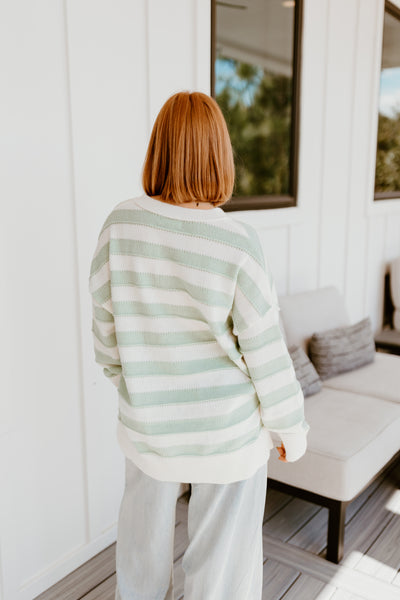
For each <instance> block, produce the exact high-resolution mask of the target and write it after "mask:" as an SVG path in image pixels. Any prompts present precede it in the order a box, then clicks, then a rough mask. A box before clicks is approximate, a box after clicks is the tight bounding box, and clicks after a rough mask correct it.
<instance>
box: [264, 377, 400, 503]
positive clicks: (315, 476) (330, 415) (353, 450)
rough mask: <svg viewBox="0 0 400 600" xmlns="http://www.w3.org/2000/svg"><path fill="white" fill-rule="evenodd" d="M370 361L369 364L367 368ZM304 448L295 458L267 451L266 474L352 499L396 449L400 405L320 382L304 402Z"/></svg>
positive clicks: (329, 495) (397, 445)
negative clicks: (285, 460)
mask: <svg viewBox="0 0 400 600" xmlns="http://www.w3.org/2000/svg"><path fill="white" fill-rule="evenodd" d="M370 368H371V366H369V367H368V369H370ZM305 417H306V420H307V422H308V423H309V425H310V431H309V432H308V435H307V441H308V445H307V451H306V453H305V455H304V456H303V457H302V458H300V459H299V460H298V461H296V462H294V463H282V462H281V461H279V460H278V452H277V451H273V452H271V457H270V459H269V462H268V476H269V477H271V478H272V479H277V480H279V481H281V482H283V483H288V484H290V485H293V486H295V487H299V488H303V489H306V490H309V491H311V492H315V493H317V494H321V495H322V496H328V497H329V498H334V499H336V500H342V501H346V500H352V499H353V498H354V497H355V496H356V495H357V494H358V493H359V492H360V491H361V490H362V489H363V487H364V486H365V485H366V484H367V483H368V482H369V481H370V479H372V478H373V477H374V476H375V475H376V473H378V472H379V471H380V469H381V468H382V467H384V465H385V464H386V463H387V462H388V461H389V460H390V459H391V458H392V456H394V454H395V453H396V452H397V451H398V450H399V439H400V404H397V403H395V402H388V401H385V400H382V399H380V398H374V397H373V396H368V395H359V394H353V393H352V392H347V391H339V390H336V389H333V388H326V387H324V388H323V389H322V390H321V391H320V392H318V393H317V394H315V395H314V396H310V397H309V398H307V399H306V401H305Z"/></svg>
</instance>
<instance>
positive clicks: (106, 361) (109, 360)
mask: <svg viewBox="0 0 400 600" xmlns="http://www.w3.org/2000/svg"><path fill="white" fill-rule="evenodd" d="M94 354H95V358H96V362H98V363H100V364H101V365H120V364H121V361H120V360H119V359H118V358H113V357H112V356H109V355H108V354H105V353H104V352H100V350H98V349H97V348H95V349H94Z"/></svg>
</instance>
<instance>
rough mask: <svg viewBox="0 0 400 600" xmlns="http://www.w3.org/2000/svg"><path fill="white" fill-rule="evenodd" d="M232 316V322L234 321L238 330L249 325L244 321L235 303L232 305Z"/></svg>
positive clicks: (242, 329)
mask: <svg viewBox="0 0 400 600" xmlns="http://www.w3.org/2000/svg"><path fill="white" fill-rule="evenodd" d="M232 316H233V322H234V323H235V325H236V328H237V330H238V331H244V330H245V329H247V327H248V326H249V325H250V324H249V323H248V322H247V321H246V319H245V318H244V317H243V315H242V313H241V312H240V310H239V309H238V307H237V306H236V304H234V305H233V307H232Z"/></svg>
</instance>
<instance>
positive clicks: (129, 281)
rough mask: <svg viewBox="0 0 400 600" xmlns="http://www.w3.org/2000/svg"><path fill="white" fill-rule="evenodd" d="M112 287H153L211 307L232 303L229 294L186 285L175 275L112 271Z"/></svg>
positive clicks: (186, 283)
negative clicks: (188, 297) (172, 291)
mask: <svg viewBox="0 0 400 600" xmlns="http://www.w3.org/2000/svg"><path fill="white" fill-rule="evenodd" d="M111 284H112V285H135V286H138V287H154V288H158V289H164V290H178V291H184V292H187V293H188V294H189V295H190V296H191V297H192V298H195V299H196V300H199V301H200V302H202V303H203V304H208V305H211V306H224V307H228V306H229V305H230V303H231V302H232V298H231V297H230V296H229V294H225V293H224V292H217V291H215V290H210V289H208V288H205V287H201V286H198V285H193V284H191V283H188V282H187V281H185V280H184V279H182V278H181V277H177V276H175V275H158V274H157V273H137V272H135V271H112V272H111Z"/></svg>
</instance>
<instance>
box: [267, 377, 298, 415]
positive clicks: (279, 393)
mask: <svg viewBox="0 0 400 600" xmlns="http://www.w3.org/2000/svg"><path fill="white" fill-rule="evenodd" d="M300 389H301V388H300V383H299V382H298V381H297V379H295V381H292V383H290V384H289V385H285V386H283V387H281V388H279V389H278V390H275V391H274V392H270V393H269V394H263V395H262V396H260V395H258V397H259V399H260V403H261V404H262V406H263V408H269V407H270V406H274V405H275V404H278V403H279V402H283V400H287V399H288V398H290V397H291V396H295V395H296V394H298V392H299V390H300Z"/></svg>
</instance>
